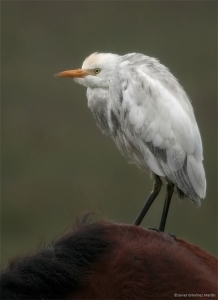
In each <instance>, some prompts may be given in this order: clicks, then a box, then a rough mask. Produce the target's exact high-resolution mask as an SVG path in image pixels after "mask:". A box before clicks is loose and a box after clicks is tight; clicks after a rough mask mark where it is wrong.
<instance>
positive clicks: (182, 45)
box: [1, 1, 217, 264]
mask: <svg viewBox="0 0 218 300" xmlns="http://www.w3.org/2000/svg"><path fill="white" fill-rule="evenodd" d="M1 5H2V7H1V10H2V15H1V18H2V34H1V37H2V68H1V74H2V205H1V233H2V243H1V244H2V251H1V255H2V262H3V264H5V262H6V261H7V260H8V259H9V258H12V257H13V256H14V255H18V254H23V253H26V252H27V251H29V250H30V249H33V248H35V247H36V246H37V245H41V244H44V243H45V242H49V241H50V240H52V239H53V238H54V237H55V236H57V235H58V234H60V233H62V232H63V231H64V230H65V229H66V228H67V227H69V226H71V224H72V222H73V220H74V218H75V216H76V215H80V214H81V213H83V212H86V211H87V210H92V211H96V212H98V213H99V214H100V216H101V217H103V218H106V219H108V220H112V221H115V222H121V223H125V222H126V223H132V222H133V220H134V219H135V217H136V215H137V214H138V212H139V210H140V209H141V207H142V204H143V203H144V201H145V198H146V197H147V195H148V194H149V192H150V190H151V188H152V180H150V178H149V176H148V175H147V174H143V173H142V172H141V171H140V170H138V169H137V168H136V167H135V166H131V165H128V164H127V162H126V161H125V159H124V158H123V157H122V156H121V155H120V154H119V152H118V150H117V149H116V148H115V146H114V144H113V141H112V140H110V138H109V137H106V136H103V135H102V134H101V132H100V131H99V129H98V128H97V127H96V125H95V121H94V118H93V116H92V115H91V112H90V111H89V109H88V108H87V100H86V96H85V93H86V91H85V88H84V87H82V86H79V85H77V84H76V83H74V82H73V81H72V80H71V79H57V78H54V77H53V75H54V73H56V72H59V71H62V70H66V69H72V68H78V67H80V66H81V65H82V62H83V60H84V59H85V58H86V57H87V56H88V55H89V54H91V53H92V52H95V51H99V52H113V53H118V54H121V55H122V54H126V53H130V52H141V53H144V54H146V55H149V56H152V57H156V58H158V59H159V60H160V62H161V63H163V64H165V65H166V66H167V67H169V69H170V70H171V72H172V73H173V74H174V75H175V76H176V77H177V78H178V79H179V81H180V83H181V84H182V85H183V86H184V88H185V90H186V92H187V93H188V95H189V96H190V98H191V99H192V103H193V106H194V110H195V115H196V118H197V122H198V124H199V128H200V131H201V135H202V140H203V145H204V157H205V162H204V166H205V170H206V175H207V182H208V189H207V197H206V199H205V200H203V201H202V207H201V208H200V209H197V208H196V207H195V206H194V205H192V204H191V203H190V201H188V200H185V201H184V202H182V203H179V201H178V200H177V198H176V196H174V199H173V201H172V205H171V208H170V212H169V217H168V221H167V227H166V232H170V233H173V234H175V235H176V236H177V237H182V238H185V239H186V240H188V241H189V242H191V243H194V244H197V245H199V246H200V247H202V248H203V249H205V250H206V251H208V252H210V253H212V254H216V250H217V249H216V245H217V232H216V231H217V229H216V228H217V189H216V187H217V185H216V175H217V174H216V170H217V157H216V153H217V143H216V142H217V109H216V85H217V77H216V75H217V70H216V63H217V62H216V50H217V49H216V28H217V7H216V6H217V3H216V2H215V1H214V2H210V1H193V2H192V1H181V2H180V1H179V2H177V1H176V2H175V1H174V2H173V1H169V2H167V1H161V2H157V1H154V2H147V1H146V2H143V1H142V2H137V1H134V2H131V1H130V2H127V1H120V2H119V1H116V2H114V1H110V2H107V1H103V2H97V1H96V2H94V1H86V2H78V1H74V2H73V1H72V2H71V1H66V2H64V1H62V2H61V1H59V2H58V1H39V2H38V1H35V2H34V1H29V2H21V1H19V2H13V1H9V2H2V3H1ZM163 197H164V191H162V194H161V196H159V198H158V200H157V201H156V202H155V203H154V205H153V206H152V208H151V209H150V211H149V213H148V215H147V216H146V218H145V220H144V222H143V226H150V227H157V226H158V222H159V219H160V215H161V211H162V207H163Z"/></svg>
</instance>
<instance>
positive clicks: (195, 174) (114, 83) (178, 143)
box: [57, 53, 206, 206]
mask: <svg viewBox="0 0 218 300" xmlns="http://www.w3.org/2000/svg"><path fill="white" fill-rule="evenodd" d="M57 76H59V77H73V78H74V79H75V81H76V82H78V83H80V84H83V85H84V86H86V87H87V88H88V89H87V98H88V106H89V108H90V109H91V110H92V112H93V114H94V116H95V118H96V121H97V124H98V125H99V126H100V128H101V129H102V130H103V132H104V133H106V134H110V135H111V136H112V138H113V139H114V141H115V143H116V145H117V146H118V148H119V150H120V151H121V153H122V154H124V155H125V156H126V158H127V159H128V161H130V162H132V163H135V164H136V165H138V166H139V167H140V168H141V169H143V170H147V171H149V172H151V173H154V174H156V175H158V176H161V177H165V178H166V179H167V181H168V182H170V183H172V184H173V185H175V186H176V187H177V189H178V191H179V194H180V195H185V196H187V197H188V198H190V199H191V200H192V201H193V202H194V203H195V204H196V205H198V206H199V205H200V198H204V197H205V193H206V179H205V172H204V168H203V164H202V161H203V150H202V142H201V136H200V133H199V129H198V125H197V123H196V120H195V116H194V113H193V108H192V105H191V103H190V101H189V99H188V96H187V95H186V93H185V91H184V90H183V88H182V87H181V85H180V84H179V83H178V81H177V80H176V79H175V77H174V76H173V75H172V74H171V73H170V72H169V70H168V69H167V68H166V67H165V66H163V65H162V64H160V63H159V61H158V60H157V59H154V58H151V57H148V56H145V55H142V54H138V53H131V54H127V55H124V56H119V55H116V54H111V53H105V54H104V53H93V54H91V55H90V56H89V57H87V58H86V60H85V61H84V63H83V65H82V69H79V70H72V71H64V72H61V73H59V74H57Z"/></svg>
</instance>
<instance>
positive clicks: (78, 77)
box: [55, 52, 120, 88]
mask: <svg viewBox="0 0 218 300" xmlns="http://www.w3.org/2000/svg"><path fill="white" fill-rule="evenodd" d="M119 57H120V56H119V55H116V54H112V53H98V52H95V53H93V54H91V55H90V56H88V57H87V58H86V59H85V60H84V62H83V64H82V68H81V69H77V70H68V71H63V72H60V73H58V74H56V75H55V76H56V77H70V78H73V79H74V80H75V81H76V82H78V83H80V84H82V85H84V86H86V87H90V88H108V87H109V85H110V81H111V80H112V78H113V77H114V74H115V72H116V67H117V66H118V63H119Z"/></svg>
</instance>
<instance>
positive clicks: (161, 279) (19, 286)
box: [1, 221, 218, 300]
mask: <svg viewBox="0 0 218 300" xmlns="http://www.w3.org/2000/svg"><path fill="white" fill-rule="evenodd" d="M217 270H218V261H217V259H216V258H215V257H213V256H212V255H210V254H208V253H207V252H205V251H203V250H202V249H200V248H199V247H197V246H195V245H192V244H189V243H187V242H186V241H184V240H182V239H177V240H176V239H174V238H172V237H171V236H170V235H168V234H166V233H162V232H156V231H153V230H148V229H143V228H142V227H137V226H134V225H122V224H115V223H110V222H103V221H101V222H95V223H93V224H88V223H87V221H85V224H80V225H79V227H78V228H76V229H74V230H73V232H70V233H68V234H67V235H65V236H63V237H61V238H60V239H58V240H57V241H54V242H52V243H51V244H50V245H49V246H48V247H46V248H45V249H43V250H40V251H38V252H37V253H35V254H33V255H32V256H26V257H24V258H22V259H19V260H17V261H15V262H13V264H10V265H9V267H8V268H7V269H6V270H4V271H2V273H1V299H70V300H79V299H81V300H91V299H96V300H97V299H98V300H100V299H101V300H104V299H113V300H116V299H117V300H118V299H119V300H121V299H129V300H130V299H131V300H140V299H143V300H146V299H175V298H186V299H190V298H195V299H217V297H218V291H217V287H218V285H217V280H218V274H217ZM174 294H177V297H175V296H174ZM205 294H207V296H206V295H205ZM208 294H210V297H209V296H208Z"/></svg>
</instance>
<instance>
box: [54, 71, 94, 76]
mask: <svg viewBox="0 0 218 300" xmlns="http://www.w3.org/2000/svg"><path fill="white" fill-rule="evenodd" d="M87 75H90V71H89V70H85V69H77V70H68V71H63V72H60V73H57V74H55V77H71V78H83V77H85V76H87Z"/></svg>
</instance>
